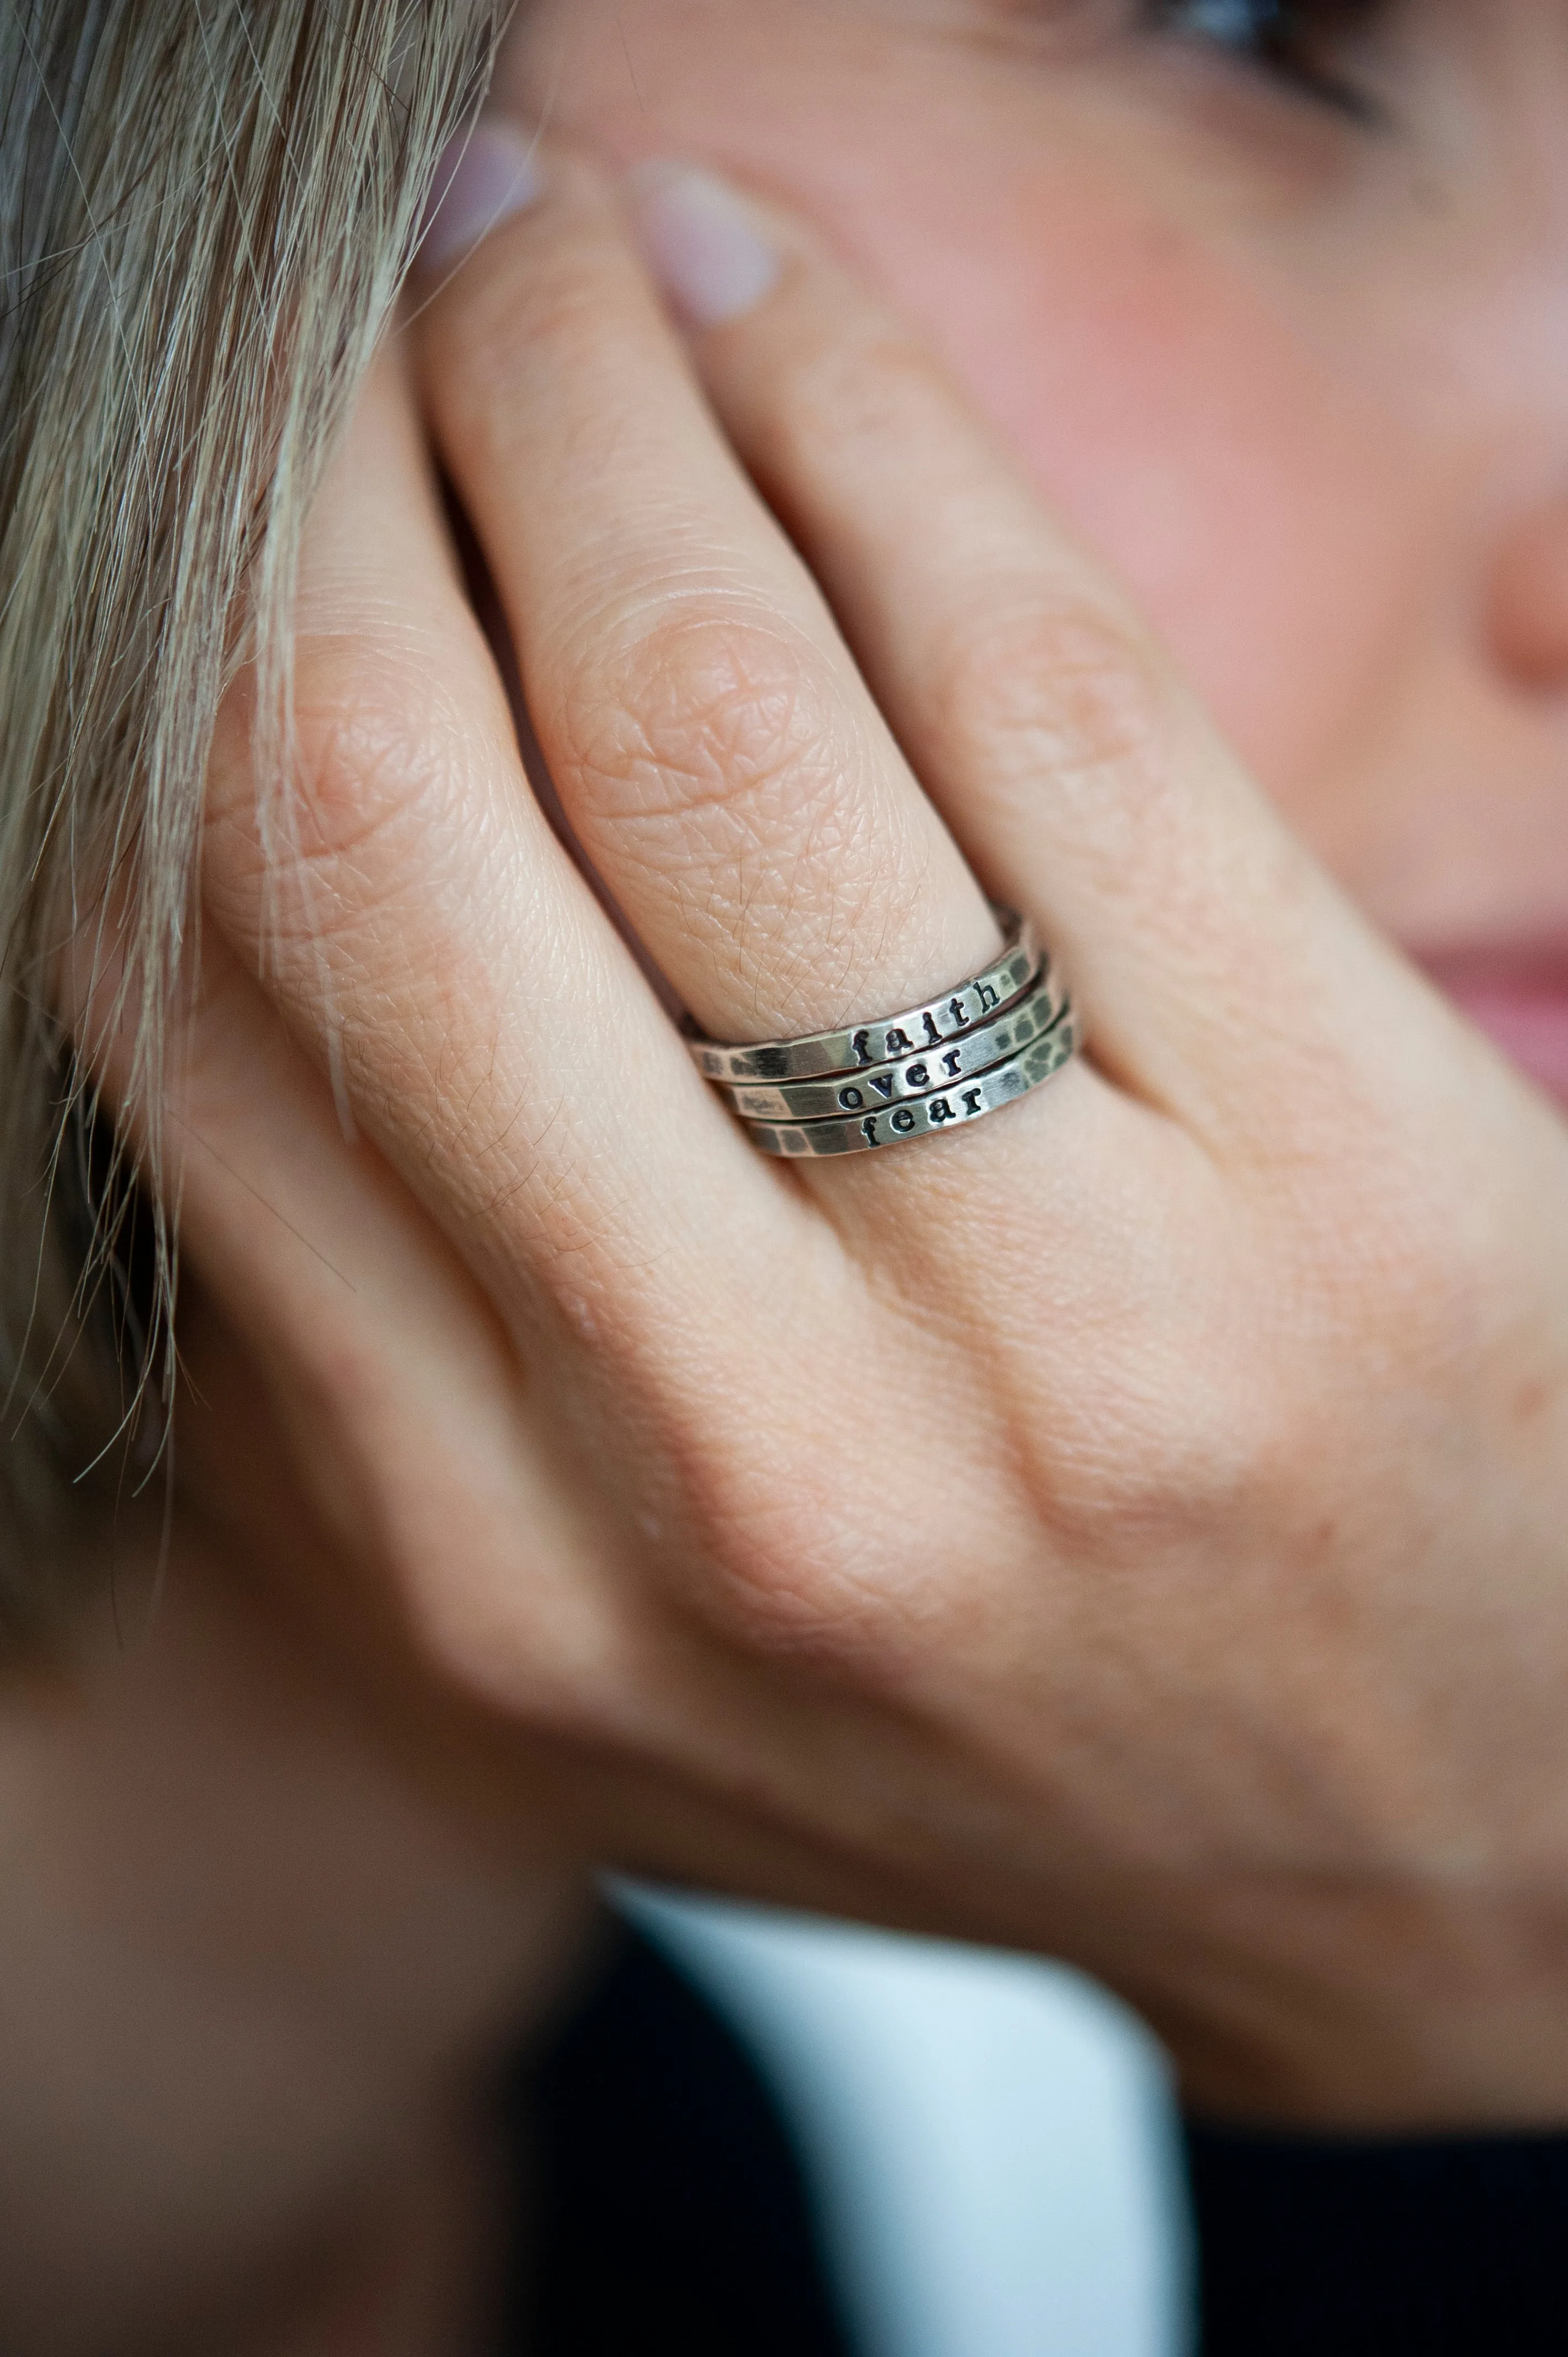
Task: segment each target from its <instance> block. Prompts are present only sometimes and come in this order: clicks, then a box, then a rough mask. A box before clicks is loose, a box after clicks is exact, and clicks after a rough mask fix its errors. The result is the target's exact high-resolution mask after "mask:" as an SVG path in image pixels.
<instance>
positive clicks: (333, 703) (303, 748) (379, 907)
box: [247, 638, 479, 947]
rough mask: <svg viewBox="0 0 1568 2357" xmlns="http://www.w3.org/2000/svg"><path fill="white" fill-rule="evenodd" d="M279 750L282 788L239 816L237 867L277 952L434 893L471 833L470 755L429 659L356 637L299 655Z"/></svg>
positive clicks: (469, 732) (466, 733)
mask: <svg viewBox="0 0 1568 2357" xmlns="http://www.w3.org/2000/svg"><path fill="white" fill-rule="evenodd" d="M286 749H287V753H288V756H289V769H288V775H287V784H286V786H285V788H283V789H282V790H281V791H280V792H279V793H278V795H277V796H276V797H275V798H274V799H273V800H272V801H271V802H268V801H267V800H266V799H264V798H260V797H258V798H257V800H256V802H255V803H254V806H253V809H252V813H250V814H249V835H250V841H249V846H248V862H247V864H248V866H250V868H251V870H252V876H251V881H252V885H253V884H255V883H258V882H259V883H260V884H261V885H262V886H263V888H264V889H265V891H266V895H267V901H268V908H267V930H268V932H269V935H270V937H271V938H272V940H273V942H274V946H279V947H282V946H286V945H287V943H288V942H290V941H291V940H292V939H294V938H295V936H300V937H303V936H306V935H308V936H309V937H310V938H311V939H313V940H318V939H319V938H320V937H321V934H322V932H323V930H324V928H325V929H328V930H335V929H337V928H338V927H341V926H360V925H364V924H367V923H368V924H371V925H372V926H374V925H377V924H379V923H381V922H382V921H384V920H385V919H386V918H387V917H388V916H389V915H392V916H393V917H395V913H396V911H397V909H400V908H401V907H402V906H403V904H404V903H405V902H406V901H407V899H408V898H409V896H410V894H411V893H414V892H418V893H421V894H423V895H424V896H425V897H426V898H428V897H429V896H430V895H431V893H432V891H433V890H434V889H435V888H438V886H439V879H440V876H441V872H442V870H443V868H444V867H445V866H446V864H447V860H448V856H449V855H450V854H452V852H453V851H454V850H455V848H456V844H457V843H458V841H459V840H460V839H461V838H462V837H463V835H464V834H465V832H467V833H468V834H471V833H472V827H471V825H470V826H468V827H467V829H465V828H464V827H462V826H459V825H458V824H457V823H456V811H457V805H458V804H459V803H461V802H464V800H465V791H464V790H465V787H466V786H467V784H468V783H469V782H470V781H471V780H472V779H473V777H474V775H475V771H476V768H477V765H478V759H479V751H478V746H477V744H476V741H475V737H474V733H473V729H472V726H471V724H470V722H469V720H468V718H467V716H465V715H464V714H463V713H461V712H460V711H459V710H458V708H457V705H456V700H455V699H454V697H453V696H452V694H450V693H449V692H448V691H447V689H446V687H445V685H444V684H443V683H442V682H441V680H440V679H439V677H438V676H437V675H436V674H435V673H434V671H433V669H432V668H431V667H430V666H429V664H428V663H427V662H423V661H421V660H420V659H419V658H418V657H417V655H414V654H412V653H411V652H410V651H408V650H405V649H403V648H400V647H392V646H383V645H381V644H379V643H378V644H371V643H369V642H367V641H366V640H363V639H358V638H356V639H349V640H331V641H328V642H321V641H317V642H315V643H314V644H311V645H309V646H307V647H306V648H303V649H302V650H301V652H300V656H299V658H298V660H297V662H296V666H295V682H294V694H293V698H292V703H291V708H290V715H289V725H288V734H287V740H286Z"/></svg>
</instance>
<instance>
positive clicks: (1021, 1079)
mask: <svg viewBox="0 0 1568 2357" xmlns="http://www.w3.org/2000/svg"><path fill="white" fill-rule="evenodd" d="M997 915H998V917H999V918H1000V919H1001V920H1002V922H1003V924H1004V928H1005V943H1004V949H1003V951H1002V954H1001V955H1000V957H998V958H996V959H995V960H994V961H993V963H991V964H990V965H989V966H987V967H986V968H985V969H984V971H983V973H981V974H972V975H971V976H970V979H969V980H968V981H967V982H963V983H960V984H959V985H958V987H957V988H956V989H955V990H949V991H945V992H944V993H943V994H942V996H940V998H934V999H932V1000H930V1001H929V1003H928V1004H927V1005H926V1006H914V1007H906V1008H905V1010H904V1011H903V1013H901V1014H898V1015H885V1016H878V1017H876V1018H875V1020H874V1021H871V1022H868V1023H861V1024H852V1025H851V1026H850V1027H849V1028H847V1029H844V1030H842V1031H818V1032H813V1033H811V1035H810V1036H809V1037H808V1038H805V1039H768V1040H763V1041H761V1042H759V1043H757V1044H756V1045H748V1044H745V1043H740V1044H736V1045H734V1046H725V1045H724V1044H722V1043H721V1042H719V1041H717V1040H714V1039H702V1038H700V1037H696V1036H693V1037H692V1038H691V1039H689V1041H688V1044H689V1046H690V1048H691V1051H692V1055H693V1059H694V1060H695V1062H696V1064H697V1067H698V1069H699V1071H702V1072H703V1073H704V1074H705V1076H706V1077H707V1078H708V1079H709V1080H710V1081H712V1082H714V1086H715V1087H716V1088H717V1089H718V1091H719V1093H720V1095H721V1096H723V1097H725V1099H726V1100H727V1101H728V1103H730V1104H731V1105H732V1106H733V1107H734V1109H735V1111H736V1113H737V1114H739V1115H740V1117H741V1119H742V1120H743V1121H744V1122H745V1123H746V1127H747V1129H748V1131H749V1134H750V1136H751V1140H752V1143H753V1144H754V1145H755V1146H757V1147H758V1148H759V1150H760V1151H761V1152H762V1153H764V1154H775V1155H781V1156H784V1155H788V1156H801V1155H824V1154H868V1153H871V1152H873V1151H874V1150H875V1148H876V1147H877V1146H894V1145H897V1144H898V1143H900V1142H901V1141H902V1140H904V1139H906V1138H911V1137H930V1136H934V1135H936V1134H937V1132H938V1131H940V1130H945V1129H948V1128H950V1127H955V1128H956V1127H958V1126H960V1125H962V1124H963V1123H965V1122H971V1121H977V1120H980V1119H982V1118H983V1116H984V1115H985V1114H988V1113H996V1112H999V1111H1000V1109H1001V1108H1002V1106H1003V1105H1004V1104H1012V1103H1015V1100H1016V1099H1017V1098H1019V1097H1022V1096H1026V1095H1027V1094H1028V1093H1029V1091H1030V1090H1031V1089H1037V1088H1038V1087H1039V1086H1040V1085H1041V1083H1042V1082H1045V1081H1048V1080H1049V1079H1050V1078H1051V1076H1052V1074H1053V1073H1055V1072H1058V1071H1060V1070H1061V1068H1062V1066H1063V1065H1064V1064H1065V1063H1067V1062H1068V1061H1069V1059H1070V1058H1071V1057H1072V1056H1073V1054H1074V1053H1075V1052H1076V1050H1077V1048H1078V1044H1079V1042H1078V1026H1077V1022H1076V1019H1075V1017H1074V1015H1073V1011H1072V1004H1071V1001H1070V1000H1069V997H1068V995H1067V992H1066V990H1065V989H1064V988H1063V986H1062V985H1061V983H1060V982H1059V981H1058V978H1057V975H1056V974H1055V973H1054V971H1053V969H1052V966H1051V963H1050V960H1049V959H1048V958H1045V957H1042V955H1041V953H1040V950H1039V947H1038V944H1037V943H1036V940H1035V936H1034V933H1033V931H1031V929H1030V927H1029V926H1028V925H1027V924H1026V923H1025V922H1024V920H1022V919H1021V918H1019V917H1016V916H1015V915H1014V914H1013V913H1012V912H1011V911H1010V910H1008V909H998V910H997Z"/></svg>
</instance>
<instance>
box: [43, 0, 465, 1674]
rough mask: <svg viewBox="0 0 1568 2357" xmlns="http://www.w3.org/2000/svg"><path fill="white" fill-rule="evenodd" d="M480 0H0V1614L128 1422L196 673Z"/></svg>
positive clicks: (336, 362)
mask: <svg viewBox="0 0 1568 2357" xmlns="http://www.w3.org/2000/svg"><path fill="white" fill-rule="evenodd" d="M504 14H505V9H504V7H503V5H502V0H495V5H489V0H332V5H323V4H322V0H268V5H266V6H264V7H259V8H258V7H256V6H255V5H253V0H156V5H143V0H132V4H131V5H127V0H5V5H4V7H3V8H0V238H3V239H4V253H3V255H0V274H3V285H4V293H3V295H0V305H3V310H0V968H3V971H0V979H3V982H4V995H3V1000H0V1402H3V1403H4V1406H5V1424H4V1426H3V1428H0V1647H3V1646H4V1645H5V1642H6V1641H8V1640H9V1641H15V1640H16V1638H17V1637H19V1636H21V1635H24V1634H26V1633H27V1632H29V1631H36V1630H38V1628H39V1627H40V1626H41V1625H43V1624H44V1623H45V1622H46V1621H47V1620H48V1616H49V1615H50V1613H51V1610H52V1609H55V1608H57V1607H58V1605H59V1602H60V1601H61V1600H62V1598H65V1597H66V1596H67V1595H68V1594H69V1590H70V1584H71V1582H70V1567H71V1566H72V1565H73V1564H77V1565H80V1564H81V1563H82V1562H83V1561H85V1560H87V1559H89V1558H90V1556H91V1547H90V1545H89V1544H88V1534H89V1531H90V1528H91V1521H92V1517H93V1516H94V1514H95V1513H97V1514H100V1515H101V1514H102V1511H103V1509H104V1506H105V1504H106V1502H107V1501H109V1500H111V1499H112V1498H113V1494H114V1493H115V1491H117V1490H118V1489H120V1488H122V1487H123V1486H124V1483H125V1481H126V1479H127V1474H128V1472H129V1474H130V1475H131V1476H132V1477H133V1478H134V1473H135V1469H136V1463H137V1450H136V1445H135V1444H136V1433H137V1427H138V1424H140V1425H141V1426H143V1428H144V1444H145V1427H146V1426H148V1424H149V1422H150V1423H151V1425H152V1426H154V1427H155V1428H156V1426H158V1425H160V1424H161V1420H162V1413H163V1404H164V1403H166V1397H167V1391H168V1383H169V1381H170V1368H171V1365H172V1359H171V1354H170V1350H169V1339H170V1330H169V1320H170V1318H171V1315H172V1305H173V1297H174V1282H173V1243H172V1237H171V1234H170V1232H169V1231H170V1222H169V1218H168V1215H167V1212H166V1210H165V1209H164V1208H163V1207H162V1206H161V1205H160V1202H159V1200H158V1196H157V1188H156V1174H157V1169H158V1166H159V1150H158V1148H159V1139H158V1122H157V1107H158V1103H159V1099H160V1076H161V1069H162V1060H163V1056H164V1049H165V1031H166V1012H167V1008H168V1006H169V1002H170V995H171V991H172V989H173V986H174V983H175V979H176V976H177V972H178V970H179V967H180V964H181V962H182V960H183V959H185V958H187V957H188V956H189V955H190V953H191V947H192V939H193V928H192V920H191V888H192V877H193V873H194V868H195V860H196V851H197V844H198V838H199V823H200V806H201V792H202V780H203V774H204V770H205V767H206V763H207V759H208V755H209V747H210V744H211V739H212V735H213V729H214V724H215V718H216V714H217V710H218V705H219V702H220V697H221V696H222V694H223V693H224V689H225V687H226V685H227V684H228V683H229V681H230V680H231V677H232V676H233V674H234V672H235V670H236V668H237V666H238V665H239V664H240V663H241V662H247V661H256V662H259V663H260V665H261V668H262V674H263V683H265V682H266V681H267V680H268V679H269V678H270V679H271V681H272V683H273V685H274V688H277V689H280V690H281V687H282V685H283V683H285V681H286V648H287V629H288V598H289V591H290V585H291V582H292V578H293V572H294V565H295V551H296V547H297V543H298V535H299V531H300V525H301V521H302V518H303V516H304V514H305V512H306V509H307V507H308V505H309V502H310V499H311V496H312V493H313V491H314V490H315V487H316V485H317V481H318V479H319V477H320V474H321V470H322V467H323V463H324V461H325V459H326V457H327V456H328V452H329V449H330V446H331V443H332V438H333V436H334V433H335V431H336V429H337V427H338V423H339V421H340V419H341V418H342V416H343V415H344V413H345V410H346V407H347V405H348V404H349V401H350V400H351V397H352V395H353V393H354V390H355V388H356V385H357V384H358V382H359V381H360V377H361V376H362V374H363V372H364V370H365V368H366V366H367V363H368V361H369V360H370V358H371V353H372V351H373V350H374V347H375V345H376V343H377V340H378V339H379V338H380V337H381V334H382V332H383V330H384V328H385V326H386V324H387V320H388V317H389V314H390V312H391V309H392V305H393V303H394V300H395V298H396V295H397V292H398V288H399V285H400V281H401V278H402V275H403V271H404V269H405V267H406V264H407V262H408V259H409V255H410V253H411V249H412V246H413V241H414V238H415V236H416V233H417V223H418V218H419V213H420V209H421V204H422V199H423V197H424V191H425V190H426V188H428V186H429V184H430V181H431V178H432V176H433V173H434V169H435V162H436V159H437V156H439V153H440V151H441V148H442V147H443V145H445V143H446V140H447V138H448V137H449V136H450V135H452V134H453V133H454V131H455V130H456V129H457V127H458V126H459V125H460V124H461V123H462V121H463V120H464V119H465V117H466V115H467V113H468V112H469V111H470V110H471V108H472V107H473V105H474V104H475V102H476V101H477V98H478V94H479V92H480V91H481V89H482V86H483V84H484V82H485V81H486V79H487V77H488V73H489V67H490V63H491V61H492V59H493V55H494V49H495V45H496V42H497V40H498V38H499V31H500V27H501V23H502V21H503V18H504ZM260 701H261V704H262V705H263V706H264V705H266V702H267V698H266V697H265V696H264V695H263V698H262V699H260ZM83 938H85V939H87V940H88V941H89V942H91V943H92V944H93V954H94V956H95V958H96V960H97V962H98V963H99V965H100V967H101V969H102V971H103V972H104V973H105V974H112V975H113V977H115V979H114V980H113V985H112V994H111V995H112V996H113V998H114V1000H115V1002H116V1013H117V1015H118V1016H119V1017H121V1018H122V1020H123V1021H124V1024H125V1026H126V1027H127V1028H128V1030H129V1034H130V1036H131V1037H132V1039H134V1058H133V1067H134V1069H133V1081H132V1087H133V1092H134V1100H135V1102H136V1103H137V1104H138V1106H139V1107H140V1109H141V1126H142V1132H143V1135H144V1139H145V1143H144V1145H143V1147H142V1150H141V1156H140V1169H139V1172H138V1174H137V1179H138V1183H135V1184H133V1183H132V1182H131V1180H130V1179H129V1177H128V1173H127V1169H126V1167H125V1164H124V1157H123V1153H122V1150H121V1148H120V1147H119V1146H118V1145H117V1144H116V1143H115V1142H114V1140H113V1132H112V1131H110V1130H109V1129H108V1128H107V1126H106V1125H105V1124H104V1122H103V1121H102V1117H101V1116H100V1114H99V1113H98V1111H97V1108H96V1106H95V1104H94V1102H93V1098H92V1093H91V1089H90V1088H89V1087H88V1086H87V1085H86V1084H85V1083H84V1081H83V1079H82V1076H81V1070H80V1067H79V1065H78V1063H77V1061H76V1060H75V1058H74V1057H73V1054H72V1052H71V1050H70V1046H69V1044H68V1043H67V1042H66V1041H65V1040H64V1039H62V1036H61V1033H60V1029H59V1024H58V1021H57V1019H56V1017H55V1015H54V1013H53V1012H52V1010H51V1004H50V981H51V974H54V973H58V971H59V952H60V948H61V945H62V943H64V942H66V941H67V940H75V941H79V942H80V941H81V940H82V939H83ZM149 1378H153V1379H152V1380H149ZM145 1455H146V1450H145V1445H144V1447H143V1448H142V1451H141V1457H142V1459H143V1461H144V1462H145Z"/></svg>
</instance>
